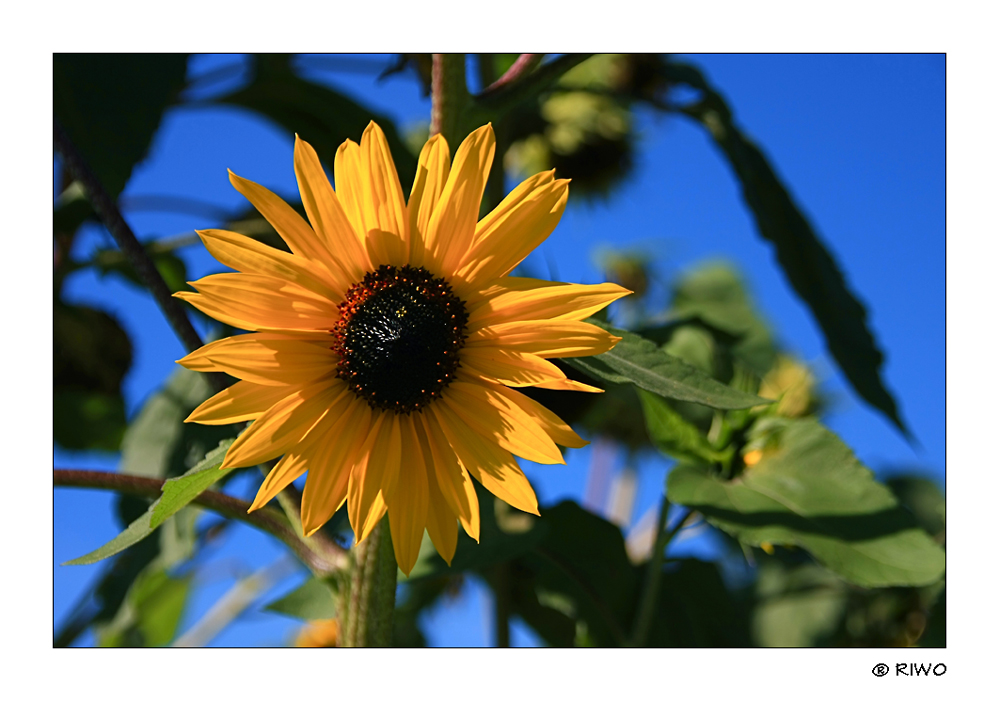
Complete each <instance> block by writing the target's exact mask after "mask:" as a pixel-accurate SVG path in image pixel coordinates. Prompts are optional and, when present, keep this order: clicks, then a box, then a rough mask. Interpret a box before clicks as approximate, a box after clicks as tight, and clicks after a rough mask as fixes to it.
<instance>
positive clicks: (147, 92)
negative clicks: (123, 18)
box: [52, 54, 187, 199]
mask: <svg viewBox="0 0 1000 702" xmlns="http://www.w3.org/2000/svg"><path fill="white" fill-rule="evenodd" d="M186 73H187V54H55V55H54V56H53V57H52V80H53V95H52V107H53V110H54V111H55V117H56V119H58V120H59V122H60V123H61V124H62V127H63V129H64V130H65V131H66V133H67V135H68V136H69V138H70V139H71V140H72V141H73V144H74V145H75V146H76V148H77V149H78V150H79V151H80V154H81V155H82V156H83V158H84V160H85V161H86V162H87V164H88V165H89V166H90V168H91V170H93V171H94V173H95V175H96V176H97V178H98V180H100V182H101V184H102V185H103V186H104V189H105V190H106V191H107V192H108V194H109V195H110V196H111V197H112V199H114V198H117V197H118V194H119V193H121V191H122V190H123V189H124V188H125V183H127V182H128V179H129V177H130V176H131V174H132V169H133V168H134V167H135V165H136V164H137V163H139V161H141V160H142V159H143V157H144V156H145V155H146V152H147V150H148V149H149V145H150V143H152V140H153V135H154V134H155V133H156V130H157V127H159V124H160V119H161V118H162V116H163V112H164V110H166V108H167V107H168V106H169V105H170V104H171V103H173V102H174V101H175V100H176V98H177V96H178V94H179V93H180V91H181V89H182V88H183V87H184V78H185V75H186Z"/></svg>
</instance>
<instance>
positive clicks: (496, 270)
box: [455, 173, 569, 289]
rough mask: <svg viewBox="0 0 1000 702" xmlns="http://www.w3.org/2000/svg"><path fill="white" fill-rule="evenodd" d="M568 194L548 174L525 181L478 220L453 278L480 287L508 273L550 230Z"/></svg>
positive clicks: (565, 184) (563, 185)
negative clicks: (474, 233)
mask: <svg viewBox="0 0 1000 702" xmlns="http://www.w3.org/2000/svg"><path fill="white" fill-rule="evenodd" d="M568 197H569V181H567V180H552V174H551V173H539V174H538V175H536V176H533V177H532V178H529V179H528V180H526V181H525V182H524V183H522V184H521V185H520V186H518V187H517V188H515V189H514V190H513V191H512V192H511V193H510V194H509V195H508V196H507V197H506V198H504V200H503V201H502V202H501V203H500V204H499V205H498V206H497V208H496V209H495V210H494V211H493V212H491V213H490V214H488V215H487V216H486V217H484V218H483V220H482V221H481V222H480V223H479V226H478V227H477V228H476V237H475V243H474V244H473V245H472V246H471V247H470V248H469V249H467V250H463V252H462V253H463V254H464V255H463V258H462V261H461V262H460V265H459V267H458V272H457V274H456V276H455V277H456V278H457V279H460V280H463V281H465V283H466V284H467V285H468V286H471V287H476V286H480V287H481V286H482V285H483V284H485V283H486V282H487V281H490V280H492V279H495V278H500V277H502V276H505V275H507V274H508V273H510V272H511V271H512V270H514V268H515V267H516V266H517V265H518V264H519V263H520V262H521V261H523V260H524V258H525V257H526V256H527V255H528V254H529V253H531V252H532V251H534V250H535V248H536V247H537V246H538V245H539V244H541V243H542V242H543V241H545V239H546V238H548V236H549V234H551V233H552V230H553V229H555V227H556V224H558V223H559V219H560V218H561V217H562V213H563V210H565V209H566V199H567V198H568ZM456 289H458V287H456Z"/></svg>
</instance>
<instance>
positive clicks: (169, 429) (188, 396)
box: [119, 368, 236, 478]
mask: <svg viewBox="0 0 1000 702" xmlns="http://www.w3.org/2000/svg"><path fill="white" fill-rule="evenodd" d="M210 394H211V388H210V386H209V385H208V381H207V380H206V379H205V377H204V375H202V374H201V373H195V372H194V371H189V370H186V369H184V368H178V369H177V370H175V371H174V372H173V373H172V374H171V375H170V378H168V380H167V382H166V383H165V384H164V385H163V387H162V388H161V389H160V390H158V391H157V392H155V393H153V394H152V395H150V397H149V399H147V400H146V402H145V404H144V405H143V406H142V409H141V410H140V411H139V413H138V414H137V415H136V416H135V418H134V419H133V420H132V423H131V424H130V425H129V428H128V431H126V432H125V438H124V439H123V440H122V460H121V465H120V467H119V471H120V472H122V473H128V474H130V475H142V476H145V477H149V478H168V477H172V476H176V475H181V474H183V473H185V472H186V471H187V470H188V469H189V468H191V467H192V466H194V465H195V464H196V463H198V462H199V461H200V460H201V459H202V458H204V456H205V454H206V453H207V452H208V451H209V450H211V449H213V448H215V447H216V446H218V445H219V442H220V441H222V440H224V439H231V438H233V437H234V435H235V434H236V429H235V428H234V427H232V426H205V425H201V424H193V423H192V424H185V423H184V419H185V418H186V417H187V416H188V415H189V414H190V413H191V411H192V410H193V409H194V408H195V407H197V406H198V405H199V404H201V403H202V402H203V401H204V400H205V399H207V398H208V396H209V395H210ZM226 475H227V476H228V475H229V472H228V471H227V473H226Z"/></svg>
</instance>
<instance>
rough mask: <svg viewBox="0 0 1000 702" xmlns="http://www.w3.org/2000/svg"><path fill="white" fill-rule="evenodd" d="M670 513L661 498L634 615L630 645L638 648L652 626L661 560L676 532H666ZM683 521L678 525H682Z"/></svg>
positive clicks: (667, 502) (668, 504) (644, 643)
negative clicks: (654, 531) (639, 597)
mask: <svg viewBox="0 0 1000 702" xmlns="http://www.w3.org/2000/svg"><path fill="white" fill-rule="evenodd" d="M669 511H670V500H668V499H667V496H666V495H664V496H663V501H662V502H661V503H660V515H659V518H658V519H657V521H656V543H655V544H654V545H653V552H652V554H650V557H649V565H648V566H647V567H646V582H645V583H644V584H643V588H642V598H641V599H640V600H639V609H638V612H637V613H636V617H635V624H634V625H633V627H632V641H631V645H632V646H636V647H640V646H645V645H646V637H647V636H649V629H650V627H651V626H652V624H653V615H654V614H655V613H656V601H657V599H658V598H659V595H660V578H661V576H662V575H663V558H664V555H665V553H666V550H667V544H668V543H670V539H672V538H673V534H674V533H676V530H673V531H669V532H668V531H667V513H668V512H669ZM683 521H684V520H683V519H682V520H681V522H680V523H683Z"/></svg>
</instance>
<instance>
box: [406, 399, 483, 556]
mask: <svg viewBox="0 0 1000 702" xmlns="http://www.w3.org/2000/svg"><path fill="white" fill-rule="evenodd" d="M427 410H428V411H427V412H421V413H420V415H419V417H420V420H419V421H421V422H422V424H423V429H424V431H425V434H424V436H425V437H426V440H427V444H426V446H424V455H425V456H430V457H431V458H432V459H433V460H430V461H429V462H430V463H431V464H433V472H434V476H435V479H436V484H437V486H438V490H440V492H441V495H442V497H443V499H444V500H445V502H446V503H447V504H448V507H449V508H450V509H451V514H452V516H454V515H458V520H459V521H460V522H461V523H462V528H463V529H465V532H466V533H467V534H468V535H469V536H471V537H472V538H473V539H475V540H476V541H479V498H478V497H476V488H475V487H474V486H473V484H472V479H471V478H470V477H469V474H468V472H467V471H466V470H465V468H463V467H462V465H461V464H460V463H459V462H458V457H457V456H455V450H454V449H453V448H451V446H450V445H449V443H448V439H447V438H446V437H445V435H444V434H443V433H442V432H441V427H440V416H439V415H438V414H437V413H435V412H434V411H433V405H432V406H430V407H428V408H427Z"/></svg>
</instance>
